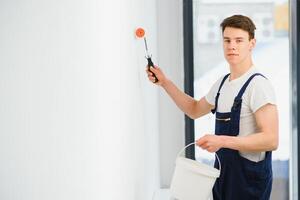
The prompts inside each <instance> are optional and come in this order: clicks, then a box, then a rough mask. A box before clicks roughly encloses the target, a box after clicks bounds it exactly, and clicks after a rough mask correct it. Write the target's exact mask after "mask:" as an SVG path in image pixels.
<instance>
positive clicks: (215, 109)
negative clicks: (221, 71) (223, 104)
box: [211, 74, 230, 114]
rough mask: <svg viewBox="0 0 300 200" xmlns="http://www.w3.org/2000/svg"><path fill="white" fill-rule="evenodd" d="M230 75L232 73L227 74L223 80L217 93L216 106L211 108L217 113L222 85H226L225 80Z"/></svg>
mask: <svg viewBox="0 0 300 200" xmlns="http://www.w3.org/2000/svg"><path fill="white" fill-rule="evenodd" d="M229 75H230V74H226V75H225V76H224V78H223V80H222V81H221V84H220V86H219V89H218V93H217V95H216V97H215V108H214V109H212V110H211V112H212V113H213V114H215V112H216V111H217V107H218V101H219V96H220V91H221V88H222V86H223V85H224V82H225V80H226V79H227V78H228V76H229Z"/></svg>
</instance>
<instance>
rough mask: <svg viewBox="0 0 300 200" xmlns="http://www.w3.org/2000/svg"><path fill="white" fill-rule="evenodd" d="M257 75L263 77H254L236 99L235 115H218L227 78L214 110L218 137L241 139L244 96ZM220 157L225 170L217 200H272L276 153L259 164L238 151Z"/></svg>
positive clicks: (216, 188)
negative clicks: (220, 97)
mask: <svg viewBox="0 0 300 200" xmlns="http://www.w3.org/2000/svg"><path fill="white" fill-rule="evenodd" d="M256 75H260V76H263V75H262V74H258V73H256V74H253V75H252V76H251V77H250V78H249V79H248V80H247V81H246V82H245V83H244V85H243V87H242V88H241V89H240V91H239V93H238V95H237V96H236V97H235V99H234V102H233V105H232V108H231V112H226V113H220V112H218V111H217V107H218V99H219V95H220V91H221V88H222V86H223V84H224V82H225V80H226V79H227V78H228V76H229V74H227V75H226V76H225V77H224V78H223V80H222V82H221V84H220V86H219V90H218V93H217V96H216V98H215V108H214V110H212V113H215V114H216V124H215V134H216V135H228V136H238V135H239V129H240V127H239V126H240V114H241V107H242V96H243V93H244V92H245V90H246V88H247V86H248V85H249V83H250V81H251V80H252V79H253V78H254V77H255V76H256ZM217 154H218V156H219V158H220V161H221V167H222V170H221V174H220V177H219V178H218V179H217V180H216V182H215V185H214V188H213V197H214V200H268V199H269V198H270V193H271V188H272V167H271V162H272V152H266V157H265V159H264V160H262V161H259V162H253V161H250V160H248V159H246V158H244V157H242V156H240V154H239V152H238V151H237V150H232V149H227V148H221V149H220V150H219V151H218V152H217ZM215 167H216V168H219V163H218V162H215Z"/></svg>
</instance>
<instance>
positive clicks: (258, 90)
mask: <svg viewBox="0 0 300 200" xmlns="http://www.w3.org/2000/svg"><path fill="white" fill-rule="evenodd" d="M256 78H257V80H253V82H254V83H255V84H254V87H253V90H252V92H251V97H250V109H251V110H252V111H253V113H254V112H256V111H257V110H258V109H259V108H261V107H263V106H264V105H266V104H273V105H276V95H275V91H274V88H273V86H272V85H271V82H270V81H269V80H268V79H265V78H264V77H256Z"/></svg>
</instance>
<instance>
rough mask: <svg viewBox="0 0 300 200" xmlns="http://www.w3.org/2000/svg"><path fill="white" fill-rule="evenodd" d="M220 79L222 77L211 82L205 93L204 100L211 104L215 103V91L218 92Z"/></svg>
mask: <svg viewBox="0 0 300 200" xmlns="http://www.w3.org/2000/svg"><path fill="white" fill-rule="evenodd" d="M222 79H223V77H221V78H219V79H218V80H217V81H216V82H215V83H214V84H213V86H212V87H211V88H210V90H209V91H208V93H207V94H206V95H205V99H206V101H207V102H208V103H209V104H211V105H213V106H214V105H215V98H216V95H217V92H218V89H219V86H220V84H221V81H222Z"/></svg>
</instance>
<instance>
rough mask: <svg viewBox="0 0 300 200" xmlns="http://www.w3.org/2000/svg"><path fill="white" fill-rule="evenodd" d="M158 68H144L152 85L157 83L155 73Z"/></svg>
mask: <svg viewBox="0 0 300 200" xmlns="http://www.w3.org/2000/svg"><path fill="white" fill-rule="evenodd" d="M158 69H159V68H158V67H157V66H155V67H152V66H151V67H150V68H149V67H148V65H147V66H146V73H147V75H148V79H149V80H150V81H151V82H153V83H157V79H156V77H157V73H158Z"/></svg>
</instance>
